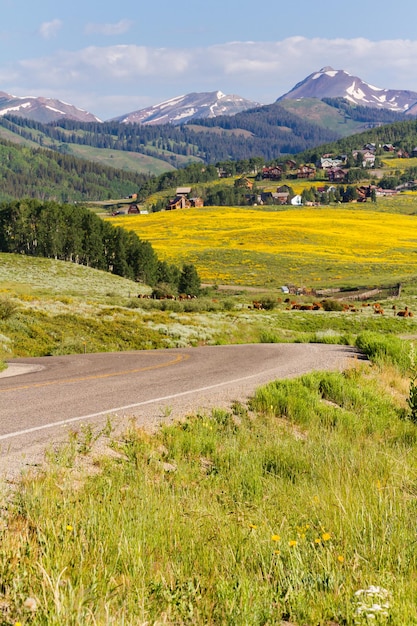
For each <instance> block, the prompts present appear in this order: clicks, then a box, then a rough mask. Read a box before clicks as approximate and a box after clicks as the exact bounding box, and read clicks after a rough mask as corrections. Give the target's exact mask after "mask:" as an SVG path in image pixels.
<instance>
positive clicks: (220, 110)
mask: <svg viewBox="0 0 417 626" xmlns="http://www.w3.org/2000/svg"><path fill="white" fill-rule="evenodd" d="M257 106H259V103H257V102H252V101H251V100H245V98H242V97H241V96H235V95H225V94H224V93H222V92H221V91H211V92H204V93H189V94H186V95H185V96H178V97H176V98H171V99H170V100H165V102H161V103H160V104H155V105H153V106H150V107H147V108H145V109H140V110H138V111H133V112H132V113H126V115H121V116H119V117H116V118H114V119H113V120H112V121H116V122H125V123H131V124H149V125H151V124H173V125H174V126H175V125H178V124H184V123H185V122H188V121H190V120H193V119H201V118H208V117H218V116H219V115H235V113H240V112H241V111H246V110H247V109H252V108H254V107H257Z"/></svg>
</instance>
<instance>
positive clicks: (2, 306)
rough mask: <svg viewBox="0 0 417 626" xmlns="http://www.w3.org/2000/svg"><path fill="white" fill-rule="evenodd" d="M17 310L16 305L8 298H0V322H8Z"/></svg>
mask: <svg viewBox="0 0 417 626" xmlns="http://www.w3.org/2000/svg"><path fill="white" fill-rule="evenodd" d="M16 309H17V304H16V303H15V302H13V301H12V300H10V299H9V298H4V297H3V298H0V320H8V319H9V318H10V317H12V315H13V314H14V312H15V311H16Z"/></svg>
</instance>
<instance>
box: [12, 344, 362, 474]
mask: <svg viewBox="0 0 417 626" xmlns="http://www.w3.org/2000/svg"><path fill="white" fill-rule="evenodd" d="M354 357H356V352H355V350H354V349H353V348H349V347H346V346H338V345H325V344H249V345H230V346H211V347H201V348H184V349H181V348H179V349H170V350H149V351H137V352H117V353H99V354H81V355H69V356H60V357H41V358H30V359H13V360H11V361H9V364H8V365H9V367H8V369H7V370H6V371H5V372H3V373H2V374H0V470H1V471H2V472H5V473H6V475H9V474H10V475H11V474H15V473H16V470H17V469H21V468H22V467H24V466H25V465H26V466H28V465H31V464H33V463H35V462H38V461H39V460H40V459H41V456H42V453H43V451H44V450H45V448H46V447H47V446H48V445H50V444H53V443H57V442H60V441H63V440H65V439H67V437H68V433H69V432H70V431H71V430H75V429H77V428H78V429H79V428H80V426H81V425H83V424H87V423H91V424H94V425H97V424H102V425H103V424H105V423H106V420H107V418H108V416H110V417H111V419H112V423H116V422H117V423H118V424H119V427H121V428H123V426H125V425H126V424H127V423H128V419H129V418H131V417H134V418H135V421H136V423H137V424H138V425H141V426H144V427H147V428H154V427H156V426H157V425H158V424H159V423H161V422H162V421H168V420H170V419H173V418H176V417H179V416H181V415H186V414H187V413H190V412H195V411H199V410H200V411H203V410H207V409H210V408H211V407H214V406H228V407H230V403H231V402H232V401H234V400H239V401H245V400H246V399H247V397H248V396H249V395H250V394H251V393H252V392H253V391H254V390H255V389H256V387H259V386H260V385H262V384H264V383H266V382H269V381H271V380H275V379H277V378H287V377H291V376H298V375H300V374H303V373H305V372H308V371H312V370H320V369H321V370H324V369H339V370H340V369H344V368H346V367H347V366H348V362H349V359H352V358H354Z"/></svg>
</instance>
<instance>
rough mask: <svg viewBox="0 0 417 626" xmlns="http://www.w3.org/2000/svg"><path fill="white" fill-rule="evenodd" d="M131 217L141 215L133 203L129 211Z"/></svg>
mask: <svg viewBox="0 0 417 626" xmlns="http://www.w3.org/2000/svg"><path fill="white" fill-rule="evenodd" d="M127 212H128V214H129V215H138V214H139V213H140V210H139V207H138V205H137V204H136V203H134V202H132V204H131V205H130V206H129V208H128V210H127Z"/></svg>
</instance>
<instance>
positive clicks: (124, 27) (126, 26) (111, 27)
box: [84, 20, 133, 37]
mask: <svg viewBox="0 0 417 626" xmlns="http://www.w3.org/2000/svg"><path fill="white" fill-rule="evenodd" d="M132 26H133V22H132V21H131V20H120V21H119V22H116V23H115V24H98V23H97V24H93V23H90V24H87V25H86V27H85V31H84V32H85V34H86V35H105V36H106V37H107V36H114V35H123V34H124V33H127V32H128V30H130V28H131V27H132Z"/></svg>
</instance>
